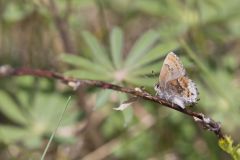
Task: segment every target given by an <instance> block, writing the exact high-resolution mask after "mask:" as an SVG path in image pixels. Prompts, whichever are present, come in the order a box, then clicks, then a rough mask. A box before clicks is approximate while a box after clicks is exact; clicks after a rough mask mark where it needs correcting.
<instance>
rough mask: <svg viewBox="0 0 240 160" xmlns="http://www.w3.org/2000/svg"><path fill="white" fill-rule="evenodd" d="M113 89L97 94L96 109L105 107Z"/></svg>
mask: <svg viewBox="0 0 240 160" xmlns="http://www.w3.org/2000/svg"><path fill="white" fill-rule="evenodd" d="M112 92H113V91H111V90H102V91H100V92H99V93H98V94H97V99H96V106H95V109H98V108H100V107H103V106H104V105H105V104H106V103H107V102H108V100H109V96H110V95H111V93H112Z"/></svg>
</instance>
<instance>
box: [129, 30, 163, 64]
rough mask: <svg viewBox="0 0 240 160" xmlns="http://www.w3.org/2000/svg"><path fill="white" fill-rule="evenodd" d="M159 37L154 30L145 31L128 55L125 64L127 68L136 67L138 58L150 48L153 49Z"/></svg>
mask: <svg viewBox="0 0 240 160" xmlns="http://www.w3.org/2000/svg"><path fill="white" fill-rule="evenodd" d="M158 39H159V34H158V33H157V32H155V31H153V30H150V31H148V32H146V33H144V34H143V35H142V36H141V38H140V39H138V40H137V42H136V43H135V44H134V46H133V48H132V49H131V51H130V53H129V55H128V56H127V59H126V61H125V64H124V66H125V67H126V68H132V67H134V66H135V64H136V62H138V60H139V59H140V58H141V57H142V56H143V55H145V54H146V53H147V51H148V50H149V49H151V47H152V46H153V45H154V44H155V43H156V41H157V40H158Z"/></svg>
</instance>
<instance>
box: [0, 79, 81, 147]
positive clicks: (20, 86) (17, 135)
mask: <svg viewBox="0 0 240 160" xmlns="http://www.w3.org/2000/svg"><path fill="white" fill-rule="evenodd" d="M14 81H16V82H14ZM14 81H11V82H12V83H11V92H13V93H9V92H8V91H7V90H8V89H9V88H8V86H7V87H6V90H5V91H4V90H1V91H0V97H1V101H0V110H1V113H2V114H4V116H6V118H7V119H8V120H10V121H11V123H10V124H1V125H0V135H1V136H0V137H1V138H0V141H1V142H3V143H4V144H6V145H8V144H14V143H16V142H20V143H21V144H23V146H26V147H29V148H38V147H40V145H41V141H42V139H43V138H44V136H48V135H50V133H52V131H53V129H54V127H55V126H56V124H57V117H59V116H60V114H61V112H62V110H63V107H64V106H63V105H62V104H64V102H66V98H64V97H63V96H60V95H58V94H49V93H46V91H45V92H44V91H43V90H42V89H44V88H45V89H47V88H48V87H50V83H49V82H47V81H46V80H40V81H38V80H37V81H38V87H40V88H42V89H40V90H39V89H37V90H36V91H35V93H34V94H33V93H31V92H29V91H31V90H32V89H33V87H32V85H33V86H35V83H36V82H37V81H36V80H34V79H33V78H30V77H24V78H23V77H22V78H16V79H15V80H14ZM14 84H15V85H14ZM41 90H42V91H41ZM6 91H7V92H6ZM71 108H72V109H73V106H71ZM76 116H77V114H76V113H73V112H72V111H71V112H66V116H65V117H64V118H63V119H62V125H61V126H68V125H72V124H73V123H74V122H75V120H76ZM63 138H64V137H63ZM72 138H73V137H72ZM66 140H67V139H66ZM68 141H70V142H71V137H69V138H68Z"/></svg>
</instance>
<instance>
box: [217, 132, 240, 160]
mask: <svg viewBox="0 0 240 160" xmlns="http://www.w3.org/2000/svg"><path fill="white" fill-rule="evenodd" d="M219 146H220V147H221V148H222V149H223V150H224V151H225V152H227V153H229V154H230V155H231V156H232V158H233V159H234V160H238V159H240V144H238V145H236V146H234V145H233V140H232V138H231V137H229V136H225V138H224V139H220V140H219Z"/></svg>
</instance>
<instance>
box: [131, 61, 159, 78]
mask: <svg viewBox="0 0 240 160" xmlns="http://www.w3.org/2000/svg"><path fill="white" fill-rule="evenodd" d="M162 63H163V62H159V63H154V64H151V65H147V66H143V67H141V68H138V69H136V70H133V71H131V75H130V76H139V75H141V76H144V75H151V74H152V71H154V73H153V74H156V73H157V74H158V73H159V72H160V69H161V66H162Z"/></svg>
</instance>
